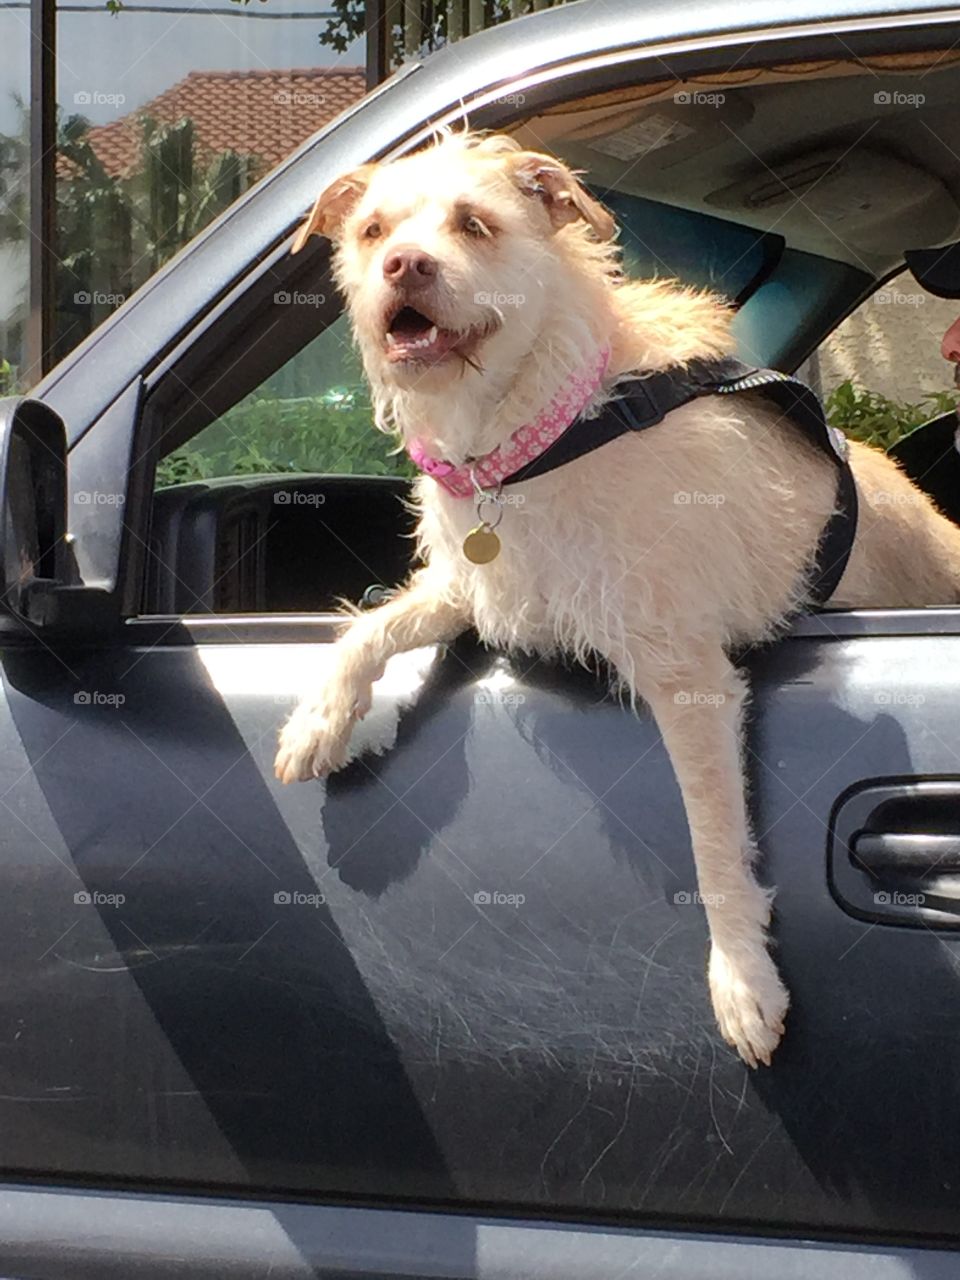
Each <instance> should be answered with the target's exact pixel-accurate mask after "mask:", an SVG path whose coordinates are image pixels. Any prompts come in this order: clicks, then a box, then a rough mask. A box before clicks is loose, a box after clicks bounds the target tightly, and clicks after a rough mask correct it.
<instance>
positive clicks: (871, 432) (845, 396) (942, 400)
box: [825, 382, 957, 449]
mask: <svg viewBox="0 0 960 1280" xmlns="http://www.w3.org/2000/svg"><path fill="white" fill-rule="evenodd" d="M956 407H957V397H956V396H955V395H953V394H952V393H951V392H949V391H928V392H927V393H926V394H925V395H924V396H922V397H921V399H919V400H917V401H913V402H908V401H901V400H891V399H889V398H888V397H887V396H883V395H881V394H880V393H879V392H878V391H868V390H867V389H866V388H865V387H858V386H856V384H855V383H853V382H842V383H841V384H840V386H839V387H837V388H836V390H835V391H831V392H830V394H829V395H828V396H827V398H826V402H825V408H826V411H827V417H828V418H829V420H830V422H831V424H832V425H833V426H835V427H839V428H840V430H841V431H844V432H846V434H847V435H848V436H851V437H852V438H853V439H854V440H860V441H862V442H863V443H864V444H872V445H875V446H876V447H877V448H879V449H889V448H890V446H891V445H893V444H896V442H897V441H898V440H900V439H902V437H903V436H905V435H906V434H907V433H908V432H909V431H912V430H913V429H914V427H919V426H920V425H921V423H924V422H928V421H929V420H930V419H931V418H935V417H937V416H938V415H939V414H941V413H948V412H951V411H952V410H954V409H955V408H956Z"/></svg>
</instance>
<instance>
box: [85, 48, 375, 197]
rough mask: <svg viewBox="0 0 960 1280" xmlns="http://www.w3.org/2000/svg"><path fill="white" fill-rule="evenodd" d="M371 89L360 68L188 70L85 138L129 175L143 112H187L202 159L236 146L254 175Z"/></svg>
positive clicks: (110, 169)
mask: <svg viewBox="0 0 960 1280" xmlns="http://www.w3.org/2000/svg"><path fill="white" fill-rule="evenodd" d="M366 91H367V85H366V77H365V74H364V71H363V70H362V68H360V67H315V68H308V69H304V70H299V69H297V70H290V71H191V72H190V73H189V75H187V76H186V77H185V78H184V79H183V80H180V81H178V83H177V84H175V85H173V86H172V87H171V88H169V89H167V90H166V91H165V92H164V93H161V94H160V95H159V96H158V97H156V98H154V99H152V100H151V101H150V102H146V103H144V104H143V106H141V107H138V108H137V109H136V110H135V111H131V112H130V113H129V114H128V115H125V116H123V117H122V118H121V119H119V120H114V121H111V123H110V124H105V125H96V126H94V127H92V128H91V129H90V130H89V132H88V133H87V140H88V141H89V143H90V145H91V146H92V148H93V150H94V152H95V154H96V156H97V158H98V159H99V160H100V163H101V164H102V165H103V167H104V169H105V170H106V171H107V173H108V174H110V176H111V177H114V178H127V177H129V176H130V175H131V174H132V173H133V172H134V171H135V170H136V168H137V166H138V162H139V157H140V145H141V138H142V132H141V129H140V127H139V123H138V122H139V120H140V118H141V117H143V116H149V117H151V118H153V119H154V120H156V121H158V122H159V123H161V124H176V123H177V121H179V120H183V119H184V118H186V119H189V120H192V121H193V127H194V135H195V138H196V145H197V150H198V153H199V154H198V158H199V159H200V160H209V159H212V158H213V157H214V156H216V155H219V154H221V153H222V152H224V151H234V152H236V153H237V154H238V155H241V156H247V157H249V158H250V159H251V162H252V164H253V169H254V172H253V173H252V175H251V176H252V177H253V178H259V177H262V175H263V174H264V173H267V172H268V171H269V170H270V169H272V168H274V166H275V165H277V164H279V163H280V161H281V160H283V159H284V158H285V157H286V156H288V155H289V154H290V152H291V151H293V150H294V149H295V148H296V147H298V146H299V145H300V144H301V142H303V141H305V139H307V138H309V137H310V135H311V134H313V133H315V132H316V131H317V130H318V129H320V128H322V126H323V125H325V124H327V123H328V122H329V121H331V120H332V119H333V118H334V117H335V116H338V115H339V114H340V112H341V111H343V110H344V109H345V108H347V107H349V106H351V105H352V104H353V103H354V102H356V101H357V99H358V98H362V97H363V95H364V94H365V93H366Z"/></svg>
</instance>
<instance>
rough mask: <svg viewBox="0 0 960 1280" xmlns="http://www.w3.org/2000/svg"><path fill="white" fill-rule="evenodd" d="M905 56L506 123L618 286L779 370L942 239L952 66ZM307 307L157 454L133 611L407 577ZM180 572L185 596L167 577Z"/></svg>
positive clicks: (364, 401) (767, 75)
mask: <svg viewBox="0 0 960 1280" xmlns="http://www.w3.org/2000/svg"><path fill="white" fill-rule="evenodd" d="M916 62H917V65H916V66H915V67H903V68H902V69H900V70H897V71H891V72H889V74H888V76H887V78H888V79H889V81H890V84H889V86H887V84H886V80H883V83H880V81H881V80H882V79H883V76H882V73H881V72H880V71H878V70H877V69H875V68H871V67H866V66H864V65H863V64H862V63H861V62H853V61H851V63H850V64H849V65H843V64H836V65H834V66H832V67H830V68H824V67H821V68H819V69H815V70H814V71H803V72H800V73H798V72H797V71H796V70H793V69H785V68H779V69H771V70H769V71H767V72H758V73H757V74H756V75H755V76H749V77H748V76H744V77H743V78H742V79H741V80H740V81H739V82H738V83H722V81H723V76H722V75H721V76H718V83H717V84H714V85H707V84H706V83H705V82H704V83H703V84H702V85H700V86H698V87H696V88H693V87H690V88H685V89H683V90H678V89H677V86H676V83H675V82H670V84H669V85H667V84H664V85H662V86H659V87H658V86H656V85H645V86H638V87H636V88H635V89H633V90H622V91H620V90H618V91H616V92H615V93H613V94H605V95H601V96H600V97H599V98H598V97H596V96H592V97H590V98H585V99H583V100H570V101H567V102H564V103H562V104H560V105H558V106H556V107H555V108H551V109H550V110H548V111H543V112H541V114H539V115H536V116H526V117H523V116H521V115H520V114H519V111H518V119H517V121H516V123H515V124H514V125H513V126H512V128H511V131H512V132H513V133H514V135H515V136H516V137H517V139H518V140H519V141H520V142H521V143H522V144H523V145H527V146H531V147H533V148H536V149H540V150H550V151H553V152H555V153H556V154H558V155H559V156H560V157H561V158H562V159H564V160H565V161H566V162H567V163H569V164H570V165H571V166H572V167H574V168H575V169H578V170H581V171H583V172H585V173H586V175H587V179H588V181H589V183H590V185H591V187H592V189H593V190H594V192H595V193H596V194H597V195H598V197H599V198H600V199H602V200H603V201H604V202H605V203H606V204H607V205H608V206H609V207H610V208H611V210H612V211H613V212H614V213H615V215H616V216H617V219H618V222H619V224H620V228H621V231H620V239H621V244H622V247H623V259H624V269H625V271H626V272H627V273H628V274H630V275H633V276H644V277H646V276H659V277H673V278H677V279H679V280H681V281H683V282H684V283H687V284H691V285H695V286H700V287H708V288H711V289H713V290H715V291H717V292H719V293H722V294H723V295H724V296H726V297H727V298H729V299H730V301H731V302H732V303H733V304H734V305H735V306H736V307H737V308H738V312H737V316H736V320H735V325H736V332H737V337H738V342H739V347H740V354H741V356H742V357H743V358H744V359H745V360H746V361H748V362H749V363H751V364H756V365H772V366H775V367H779V368H784V369H794V368H796V367H797V366H798V365H799V364H800V362H801V361H802V360H804V359H805V358H806V357H807V356H808V355H809V354H810V352H811V351H812V350H814V349H815V348H816V347H817V345H818V344H819V343H821V342H822V341H823V340H824V338H825V337H826V335H828V334H829V333H831V331H832V330H834V329H835V328H836V327H837V326H838V325H839V324H840V322H841V321H842V320H843V319H844V317H845V316H846V315H848V314H849V313H850V312H851V311H853V310H855V308H856V307H857V306H858V305H859V304H860V303H861V302H862V301H863V299H865V298H867V297H869V296H870V295H871V294H872V293H873V292H874V290H875V289H876V288H877V286H878V283H879V282H881V281H883V280H885V279H887V278H888V277H889V276H890V275H891V273H892V272H893V271H894V270H895V269H896V268H897V267H898V266H899V265H902V262H903V251H904V249H905V248H906V247H912V246H916V245H923V244H936V243H942V242H943V241H944V240H946V239H948V238H950V237H951V236H952V235H955V234H956V232H957V228H958V224H960V208H958V203H957V199H956V197H955V195H954V192H955V191H956V190H957V189H958V186H960V162H958V161H957V158H956V155H955V154H954V153H953V152H952V151H951V150H950V149H949V148H947V147H945V146H944V145H943V143H942V142H941V141H940V139H942V138H943V137H948V136H950V134H951V129H952V123H951V122H952V121H954V120H955V119H956V116H957V112H958V110H960V59H958V58H957V57H955V56H953V55H938V54H930V55H918V57H917V59H916ZM721 84H722V87H721ZM918 86H919V87H918ZM827 97H829V101H830V113H829V119H828V120H825V117H824V114H823V110H822V106H823V102H824V100H825V98H827ZM328 301H329V300H328ZM310 305H311V302H310V296H309V294H304V295H298V294H296V293H292V294H290V295H289V302H286V301H285V302H284V303H283V305H282V307H278V308H275V310H274V313H273V314H272V315H271V317H270V323H271V324H277V323H279V324H290V325H297V324H298V321H299V322H300V323H301V324H302V325H303V330H304V345H303V347H302V349H301V350H300V351H299V352H298V353H297V354H296V355H294V356H293V358H287V359H286V362H285V363H282V364H281V365H280V367H278V368H276V369H274V370H273V371H272V372H269V373H268V374H267V376H265V377H263V378H262V380H261V381H260V382H259V383H258V384H257V385H255V386H253V387H251V386H249V385H244V371H243V369H242V368H240V369H238V370H237V377H236V388H237V396H236V399H235V401H234V402H233V403H232V404H229V405H228V407H227V408H226V409H225V410H224V411H223V412H220V413H219V415H218V416H217V417H215V418H214V419H213V420H212V421H210V420H209V417H208V418H207V420H206V421H203V420H202V417H203V415H202V414H201V415H200V418H199V419H198V429H196V430H195V431H194V434H193V435H192V436H191V437H190V438H186V439H184V438H183V433H182V432H181V433H180V434H179V435H176V433H174V436H175V439H174V445H173V447H171V448H170V449H169V450H168V451H161V453H162V456H161V457H160V458H159V459H158V466H157V484H156V494H155V498H154V504H153V515H152V531H151V545H152V548H153V556H154V558H153V561H152V563H151V573H150V575H149V580H148V583H147V588H146V591H145V595H144V609H145V611H147V612H192V611H210V610H213V611H215V612H220V611H231V610H237V609H242V610H245V611H246V610H249V611H268V612H277V611H284V610H292V609H296V610H303V609H308V610H310V609H325V608H327V607H329V606H331V605H332V604H333V603H334V602H335V601H336V599H337V598H338V596H343V595H345V596H347V597H348V598H351V599H356V598H358V596H359V595H360V594H362V593H363V592H364V591H366V590H367V589H368V588H373V589H378V588H381V587H384V586H387V587H389V586H392V585H395V583H396V582H397V581H399V580H400V579H402V577H403V576H404V575H405V573H406V571H407V570H408V568H409V566H410V556H411V549H412V543H411V541H410V540H409V538H408V537H407V535H408V534H409V533H410V531H411V517H410V513H409V510H408V508H407V506H406V505H405V503H406V500H407V499H408V497H409V480H410V478H411V470H410V465H409V462H408V461H407V459H406V458H405V456H404V455H403V454H402V453H398V452H397V451H396V448H395V442H394V441H392V440H390V439H389V438H387V437H384V436H383V435H381V434H380V433H379V432H377V431H376V430H375V429H374V427H373V424H372V413H371V407H370V401H369V396H368V393H367V390H366V387H365V384H364V380H363V374H362V369H361V367H360V363H359V359H358V356H357V352H356V350H355V348H354V347H353V346H352V344H351V342H350V337H349V333H348V330H347V321H346V319H345V317H344V316H343V315H342V314H341V315H339V317H338V318H336V319H332V313H331V322H330V323H329V324H328V327H327V328H326V329H324V330H323V332H321V333H320V334H319V336H316V337H312V340H310V339H311V335H312V334H316V332H317V326H316V324H313V325H311V324H310V323H303V316H304V310H303V309H304V308H309V307H310ZM278 312H279V313H281V314H279V318H278ZM315 314H316V313H315ZM922 390H923V389H922V388H918V389H917V391H918V397H919V393H920V392H921V391H922ZM195 410H196V406H194V416H196V414H195ZM191 421H192V419H191ZM842 425H844V426H845V427H846V428H847V429H848V430H850V432H851V434H853V435H855V436H856V435H857V426H856V423H853V424H852V428H851V424H850V423H849V422H844V423H843V424H842ZM294 480H295V482H296V483H293V481H294ZM308 513H309V515H308ZM211 530H215V531H216V532H215V535H214V534H212V533H211ZM211 538H213V543H212V544H211ZM388 545H389V548H390V550H389V552H388V551H387V550H386V548H387V546H388ZM307 548H313V551H309V550H307ZM358 548H359V550H358ZM378 548H379V550H378ZM198 565H202V566H203V567H202V570H196V572H195V573H194V576H193V577H191V579H190V586H189V591H188V592H185V591H184V590H183V589H181V584H180V580H179V575H182V574H183V573H184V572H186V571H188V570H190V567H191V566H192V567H193V568H194V569H195V568H196V566H198ZM241 569H242V572H241ZM191 571H192V570H191ZM198 575H199V576H198ZM298 575H299V576H298ZM931 603H935V602H931Z"/></svg>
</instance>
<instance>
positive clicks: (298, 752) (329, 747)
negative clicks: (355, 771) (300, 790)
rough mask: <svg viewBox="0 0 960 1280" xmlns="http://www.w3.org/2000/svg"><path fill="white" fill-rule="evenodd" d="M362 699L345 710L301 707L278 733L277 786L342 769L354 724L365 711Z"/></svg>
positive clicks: (312, 705)
mask: <svg viewBox="0 0 960 1280" xmlns="http://www.w3.org/2000/svg"><path fill="white" fill-rule="evenodd" d="M369 705H370V699H369V696H366V697H364V698H362V699H358V700H357V701H355V702H354V703H353V704H352V705H351V706H350V707H349V708H347V707H345V706H343V707H341V708H339V709H336V708H335V707H332V706H329V705H326V706H324V705H323V704H319V705H318V704H311V703H303V704H302V705H301V706H299V707H297V709H296V711H294V713H293V715H292V716H291V717H290V719H289V720H288V721H287V723H286V724H285V725H284V726H283V728H282V729H281V731H280V747H279V749H278V751H277V757H276V760H275V761H274V766H273V768H274V773H275V774H276V775H277V777H278V778H279V779H280V781H281V782H284V783H287V782H305V781H307V779H309V778H323V777H326V775H327V774H328V773H335V772H336V771H337V770H338V769H341V768H343V766H344V764H345V763H346V759H347V748H348V747H349V745H350V733H351V730H352V729H353V725H354V722H355V721H356V720H357V719H358V718H359V717H361V716H363V715H364V713H365V712H366V710H367V709H368V708H369Z"/></svg>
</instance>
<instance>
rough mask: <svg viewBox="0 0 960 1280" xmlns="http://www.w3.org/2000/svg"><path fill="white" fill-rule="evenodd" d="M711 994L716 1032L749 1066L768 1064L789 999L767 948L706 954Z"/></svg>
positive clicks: (781, 1028) (777, 1039) (781, 1034)
mask: <svg viewBox="0 0 960 1280" xmlns="http://www.w3.org/2000/svg"><path fill="white" fill-rule="evenodd" d="M710 995H711V998H712V1000H713V1009H714V1013H715V1014H716V1017H717V1023H718V1025H719V1027H720V1034H721V1035H722V1036H723V1038H724V1040H726V1042H727V1044H729V1045H730V1046H731V1047H732V1048H734V1049H735V1050H736V1051H737V1053H738V1054H739V1055H740V1057H741V1058H742V1059H743V1061H744V1062H745V1063H746V1064H747V1066H748V1067H751V1068H754V1069H755V1068H756V1067H757V1066H758V1065H759V1064H761V1063H762V1064H763V1065H764V1066H765V1067H769V1066H770V1061H771V1058H772V1056H773V1052H774V1050H775V1049H776V1047H777V1045H778V1044H779V1043H780V1040H781V1038H782V1036H783V1031H784V1019H785V1018H786V1013H787V1007H788V1005H789V1003H790V997H789V995H788V994H787V989H786V987H784V985H783V983H782V982H781V981H780V977H779V975H778V973H777V970H776V966H775V965H774V963H773V961H772V960H771V959H770V957H769V955H767V953H766V951H765V950H759V949H758V951H757V952H755V953H752V954H749V955H747V956H745V957H742V958H741V957H737V958H736V959H734V958H731V956H730V954H729V953H728V952H725V951H723V950H722V949H721V948H720V947H718V946H714V947H713V948H712V950H711V953H710Z"/></svg>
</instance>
